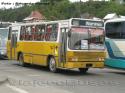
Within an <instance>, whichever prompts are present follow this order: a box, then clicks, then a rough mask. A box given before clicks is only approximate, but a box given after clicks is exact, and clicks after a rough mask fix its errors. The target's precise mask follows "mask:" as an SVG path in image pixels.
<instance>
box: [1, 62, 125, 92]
mask: <svg viewBox="0 0 125 93" xmlns="http://www.w3.org/2000/svg"><path fill="white" fill-rule="evenodd" d="M0 93H125V70H117V69H110V68H104V69H93V68H92V69H90V70H89V71H88V73H87V74H82V73H79V72H78V71H77V70H60V71H59V73H52V72H49V71H48V69H47V68H45V67H41V66H30V67H21V66H19V65H18V62H16V61H8V60H0Z"/></svg>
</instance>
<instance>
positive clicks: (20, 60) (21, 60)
mask: <svg viewBox="0 0 125 93" xmlns="http://www.w3.org/2000/svg"><path fill="white" fill-rule="evenodd" d="M19 65H20V66H23V67H25V66H26V63H24V57H23V54H22V53H21V54H19Z"/></svg>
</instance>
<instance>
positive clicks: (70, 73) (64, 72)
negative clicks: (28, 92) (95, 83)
mask: <svg viewBox="0 0 125 93" xmlns="http://www.w3.org/2000/svg"><path fill="white" fill-rule="evenodd" d="M13 65H15V66H19V67H21V66H20V65H19V64H18V63H17V64H13ZM23 68H27V69H34V70H37V71H41V72H47V73H51V74H59V75H65V76H89V75H90V76H91V75H92V76H97V75H99V74H96V73H90V72H89V71H88V72H87V73H81V72H79V71H78V70H76V69H75V70H74V69H58V72H57V73H52V72H50V71H49V69H48V68H47V67H44V66H38V65H29V66H27V67H23Z"/></svg>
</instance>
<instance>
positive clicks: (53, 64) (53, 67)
mask: <svg viewBox="0 0 125 93" xmlns="http://www.w3.org/2000/svg"><path fill="white" fill-rule="evenodd" d="M49 70H50V71H51V72H54V73H55V72H57V68H56V61H55V59H54V57H51V58H50V59H49Z"/></svg>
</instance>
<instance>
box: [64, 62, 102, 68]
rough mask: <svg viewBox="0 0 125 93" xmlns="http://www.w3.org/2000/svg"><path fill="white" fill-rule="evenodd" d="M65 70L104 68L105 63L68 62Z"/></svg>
mask: <svg viewBox="0 0 125 93" xmlns="http://www.w3.org/2000/svg"><path fill="white" fill-rule="evenodd" d="M64 67H65V68H69V69H73V68H104V62H66V64H65V65H64Z"/></svg>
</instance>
